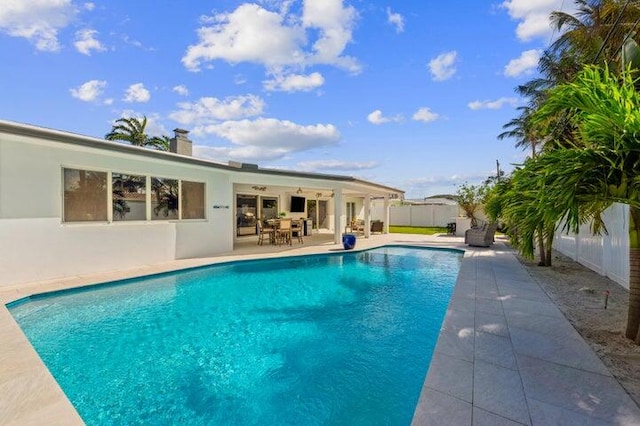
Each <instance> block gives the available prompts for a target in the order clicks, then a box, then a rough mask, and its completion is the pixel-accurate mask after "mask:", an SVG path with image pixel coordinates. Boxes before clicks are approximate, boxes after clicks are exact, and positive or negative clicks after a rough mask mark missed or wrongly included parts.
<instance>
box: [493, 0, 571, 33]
mask: <svg viewBox="0 0 640 426" xmlns="http://www.w3.org/2000/svg"><path fill="white" fill-rule="evenodd" d="M572 3H573V2H572V1H563V0H536V1H532V0H506V1H504V2H503V3H502V7H504V8H505V9H507V12H508V13H509V16H511V18H513V19H515V20H517V21H519V23H518V27H517V28H516V35H517V36H518V39H520V40H521V41H525V42H526V41H530V40H533V39H534V38H540V39H542V40H544V41H545V42H547V41H548V39H549V37H550V36H551V34H552V32H553V29H552V27H551V22H550V20H549V15H550V14H551V12H553V11H555V10H562V11H563V12H567V13H572V12H573V11H574V10H575V6H574V5H572Z"/></svg>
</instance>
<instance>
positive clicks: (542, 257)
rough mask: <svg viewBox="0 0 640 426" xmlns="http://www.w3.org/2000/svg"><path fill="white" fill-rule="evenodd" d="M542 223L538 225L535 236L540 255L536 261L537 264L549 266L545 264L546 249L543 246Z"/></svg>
mask: <svg viewBox="0 0 640 426" xmlns="http://www.w3.org/2000/svg"><path fill="white" fill-rule="evenodd" d="M543 229H544V228H543V227H542V225H540V226H538V231H537V232H536V236H537V237H538V254H539V256H540V262H538V266H549V265H547V262H546V260H547V256H546V250H545V248H544V233H543V232H542V231H543Z"/></svg>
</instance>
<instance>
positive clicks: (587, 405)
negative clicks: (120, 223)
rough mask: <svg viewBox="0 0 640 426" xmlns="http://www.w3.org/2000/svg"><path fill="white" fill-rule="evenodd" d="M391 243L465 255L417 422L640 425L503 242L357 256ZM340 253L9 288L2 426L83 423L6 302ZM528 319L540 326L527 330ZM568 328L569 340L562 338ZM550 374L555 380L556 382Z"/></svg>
mask: <svg viewBox="0 0 640 426" xmlns="http://www.w3.org/2000/svg"><path fill="white" fill-rule="evenodd" d="M384 245H402V246H419V247H435V248H447V249H462V250H465V254H464V257H463V260H462V264H461V268H460V272H459V274H458V278H457V281H456V285H455V288H454V293H453V296H452V298H451V301H450V303H449V306H448V309H447V314H446V317H445V321H444V323H443V325H442V328H441V332H440V335H439V338H438V342H437V344H436V348H435V352H434V357H433V359H432V362H431V365H430V368H429V371H428V374H427V377H426V379H425V382H424V386H423V389H422V392H421V394H420V399H419V402H418V404H417V407H416V410H415V414H414V418H413V422H412V424H414V425H432V424H433V425H436V424H461V425H465V424H468V425H481V424H505V425H507V424H513V425H519V424H525V425H532V424H554V423H566V422H567V421H579V422H582V423H584V421H587V422H590V423H592V424H634V423H633V422H635V423H636V424H640V409H638V406H637V405H636V404H635V403H634V402H633V401H632V400H631V398H630V397H629V396H628V395H627V394H626V392H625V391H624V389H623V388H622V386H620V384H619V383H618V382H617V381H616V380H615V379H614V378H613V376H612V375H611V373H610V372H609V371H608V370H607V369H606V367H604V365H603V364H602V362H601V361H600V359H599V358H597V356H596V355H595V353H594V352H593V350H591V348H590V347H589V346H588V345H587V344H586V342H584V340H583V339H582V338H581V337H580V336H579V335H578V334H577V332H575V330H574V329H573V327H571V326H570V324H569V322H568V321H567V320H566V318H564V316H562V314H561V313H560V314H559V315H558V313H559V311H557V312H556V310H557V307H556V306H555V304H553V302H552V301H551V299H549V298H548V297H547V296H546V294H544V292H542V290H541V289H540V287H539V286H538V285H537V283H536V282H535V281H534V280H533V279H532V278H531V277H530V276H529V275H528V273H526V270H525V269H524V267H523V266H522V265H521V264H520V263H519V262H518V261H517V259H516V258H515V256H514V254H513V252H511V251H510V250H509V249H507V247H506V246H505V245H504V244H503V243H501V242H497V243H496V244H495V245H494V246H493V247H491V248H471V247H467V246H464V244H463V241H462V238H459V237H450V236H449V237H446V236H424V235H421V236H417V235H403V234H387V235H380V236H375V237H372V238H368V239H358V242H357V247H356V249H355V250H354V251H360V250H366V249H370V248H375V247H379V246H384ZM339 250H340V246H339V245H334V244H331V245H321V246H306V247H302V248H300V249H299V250H292V251H289V252H286V253H267V254H253V255H234V254H229V255H224V256H218V257H212V258H206V259H188V260H181V261H175V262H168V263H164V264H160V265H145V266H142V267H140V268H135V269H130V270H126V271H116V272H112V273H106V274H104V273H101V274H90V275H82V276H73V277H67V278H64V279H58V280H51V281H46V282H38V283H30V284H22V285H16V286H11V287H5V288H0V304H1V306H0V341H2V342H3V347H2V349H0V367H1V368H0V424H6V425H12V424H16V425H18V424H19V425H30V424H33V425H39V424H44V423H47V424H64V425H75V424H84V423H83V422H82V419H81V418H80V417H79V415H78V413H77V412H76V410H75V408H74V407H73V406H72V405H71V403H70V402H69V401H68V400H67V398H66V396H65V395H64V393H63V392H62V390H61V389H60V387H59V386H58V384H57V383H56V381H55V380H54V379H53V377H52V376H51V374H50V373H49V371H48V370H47V369H46V367H45V365H44V363H43V362H42V361H41V359H40V357H39V356H38V355H37V353H36V352H35V350H34V349H33V348H32V346H31V344H30V343H29V341H28V340H27V338H26V337H25V336H24V334H23V333H22V331H21V330H20V328H19V326H18V325H17V324H16V323H15V321H14V320H13V317H12V316H11V314H10V313H9V311H8V310H7V308H6V306H5V305H6V304H7V303H9V302H13V301H16V300H19V299H22V298H24V297H28V296H30V295H32V294H40V293H44V292H50V291H60V290H65V289H71V288H76V287H82V286H86V285H90V284H99V283H105V282H110V281H117V280H122V279H129V278H135V277H139V276H143V275H151V274H160V273H167V272H171V271H176V270H180V269H189V268H194V267H200V266H206V265H209V264H217V263H225V262H233V261H237V260H248V259H262V258H269V257H285V256H286V257H289V256H299V255H307V254H321V253H327V252H334V251H339ZM340 251H341V250H340ZM554 309H555V310H554ZM541 312H542V314H541ZM528 315H529V316H531V315H533V316H534V317H536V318H538V320H537V321H532V322H531V324H527V322H526V321H524V323H523V318H525V320H526V318H527V316H528ZM540 318H541V319H542V320H540ZM534 319H535V318H534ZM549 324H553V329H548V325H549ZM535 325H539V327H538V328H539V329H536V327H534V326H535ZM559 329H561V330H563V333H566V334H565V335H562V336H560V337H561V338H559V336H558V330H559ZM4 342H6V344H5V343H4ZM540 348H543V349H542V350H541V349H540ZM544 348H546V349H544ZM554 354H555V355H554ZM558 354H560V355H558ZM594 358H595V359H594ZM545 371H553V373H554V374H553V376H552V377H548V374H546V375H545V374H544V372H545ZM540 377H546V378H547V380H551V379H553V378H554V377H556V378H563V377H564V378H569V379H571V389H570V390H571V392H570V393H573V394H575V395H577V397H576V398H574V399H571V398H568V399H567V398H564V399H562V398H558V397H555V399H554V398H551V399H550V398H547V397H545V396H544V393H547V394H550V395H554V394H555V393H557V392H555V393H554V392H552V391H554V390H555V391H557V389H565V388H566V385H563V383H562V382H559V380H555V381H552V382H553V383H552V385H550V384H548V383H544V382H542V383H541V381H540V379H539V378H540ZM578 385H579V386H578ZM563 386H564V387H563ZM553 387H555V388H556V389H551V388H553ZM594 393H595V394H597V395H599V396H600V402H599V403H597V404H596V403H594V402H593V401H591V400H589V398H588V395H593V394H594ZM611 395H612V396H613V397H612V396H611ZM577 424H581V423H577Z"/></svg>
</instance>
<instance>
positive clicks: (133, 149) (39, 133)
mask: <svg viewBox="0 0 640 426" xmlns="http://www.w3.org/2000/svg"><path fill="white" fill-rule="evenodd" d="M0 132H2V133H7V134H13V135H19V136H27V137H33V138H38V139H47V140H52V141H56V142H62V143H69V144H74V145H80V146H86V147H91V148H97V149H103V150H107V151H115V152H124V153H127V154H132V155H139V156H143V157H150V158H158V159H162V160H165V161H174V162H176V163H183V164H184V163H186V164H193V165H199V166H204V167H210V168H213V169H219V170H228V171H233V172H240V173H257V174H264V175H275V176H290V177H298V178H309V179H322V180H329V181H339V182H346V183H353V184H361V185H365V186H369V187H373V188H375V189H378V190H381V191H386V192H389V193H391V194H395V195H398V196H400V195H402V194H404V191H403V190H401V189H398V188H393V187H391V186H386V185H381V184H378V183H375V182H369V181H366V180H362V179H358V178H356V177H353V176H344V175H333V174H325V173H310V172H298V171H292V170H280V169H269V168H261V167H259V166H258V165H256V164H247V163H239V162H234V161H230V162H229V164H225V163H221V162H216V161H212V160H206V159H202V158H196V157H191V156H186V155H179V154H175V153H173V152H166V151H157V150H154V149H149V148H142V147H138V146H134V145H125V144H122V143H119V142H112V141H108V140H106V139H99V138H95V137H91V136H85V135H80V134H78V133H72V132H66V131H61V130H55V129H50V128H46V127H40V126H34V125H30V124H24V123H18V122H14V121H8V120H0Z"/></svg>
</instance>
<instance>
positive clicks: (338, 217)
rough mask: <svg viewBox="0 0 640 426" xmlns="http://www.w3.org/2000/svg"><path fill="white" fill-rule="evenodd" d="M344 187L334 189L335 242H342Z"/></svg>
mask: <svg viewBox="0 0 640 426" xmlns="http://www.w3.org/2000/svg"><path fill="white" fill-rule="evenodd" d="M343 229H344V228H343V227H342V188H335V189H334V190H333V242H334V243H336V244H342V230H343Z"/></svg>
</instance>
